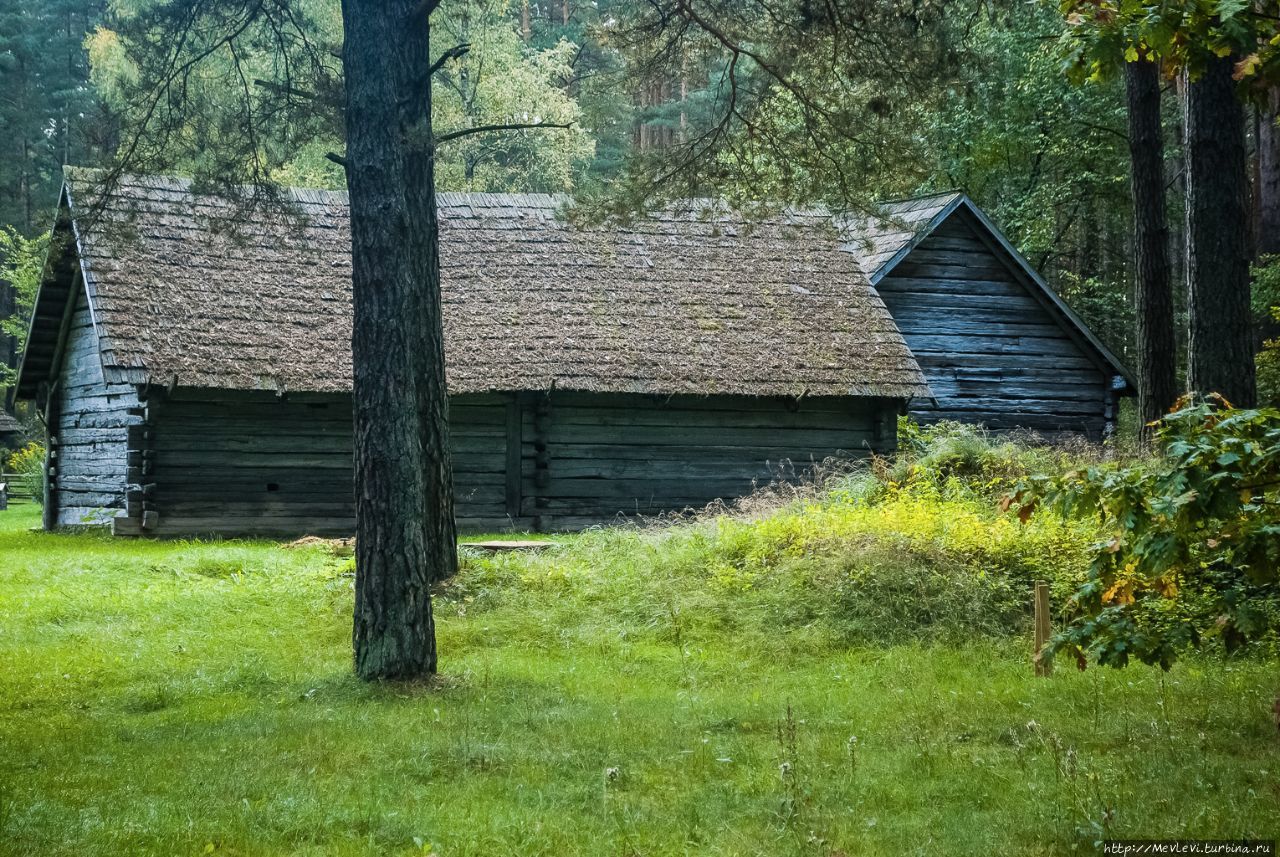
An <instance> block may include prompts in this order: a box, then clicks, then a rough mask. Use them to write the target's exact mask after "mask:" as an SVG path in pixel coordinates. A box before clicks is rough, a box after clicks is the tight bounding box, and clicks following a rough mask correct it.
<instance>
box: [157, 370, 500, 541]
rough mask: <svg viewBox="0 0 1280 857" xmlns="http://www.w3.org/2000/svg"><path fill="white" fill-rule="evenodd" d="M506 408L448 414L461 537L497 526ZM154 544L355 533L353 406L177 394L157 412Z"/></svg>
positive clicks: (339, 399)
mask: <svg viewBox="0 0 1280 857" xmlns="http://www.w3.org/2000/svg"><path fill="white" fill-rule="evenodd" d="M506 403H507V398H506V397H502V396H475V395H473V396H457V397H454V398H453V400H452V401H451V403H450V422H451V435H452V445H453V465H454V483H455V495H454V502H455V510H456V513H457V516H458V522H459V526H461V527H462V528H464V529H476V528H489V527H493V526H503V525H509V522H508V521H507V520H506V517H505V513H506V450H507V446H506V431H507V411H506ZM154 435H155V437H154V440H153V442H152V448H153V450H154V455H155V466H154V482H155V486H156V487H155V502H156V509H157V511H158V513H159V519H158V522H157V524H156V527H155V532H156V534H157V535H190V534H200V533H209V534H218V535H259V536H281V537H283V536H297V535H302V534H304V533H306V534H313V535H334V536H347V535H351V533H352V532H353V531H354V529H355V498H354V490H353V478H352V457H353V448H352V434H351V398H350V396H348V395H344V394H331V395H325V394H290V395H289V396H286V397H277V396H275V395H273V394H271V393H265V392H264V393H253V392H232V391H226V390H177V391H175V392H174V393H173V394H172V395H170V396H168V397H166V398H165V400H164V403H163V405H162V406H161V407H160V408H159V409H158V412H157V417H156V427H155V432H154Z"/></svg>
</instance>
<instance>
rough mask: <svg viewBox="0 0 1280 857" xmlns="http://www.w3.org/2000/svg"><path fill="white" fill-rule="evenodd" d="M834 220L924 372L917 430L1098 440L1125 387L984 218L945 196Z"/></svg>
mask: <svg viewBox="0 0 1280 857" xmlns="http://www.w3.org/2000/svg"><path fill="white" fill-rule="evenodd" d="M880 212H881V213H880V214H879V215H878V216H873V217H866V216H863V217H851V218H845V219H844V222H843V223H842V229H843V231H844V237H845V240H846V243H845V245H844V246H845V248H846V249H847V250H849V251H850V252H851V253H853V255H854V256H856V257H857V258H858V261H859V264H860V265H861V267H862V269H863V272H864V273H865V274H866V275H867V278H868V279H869V280H870V282H871V284H872V285H873V286H874V287H875V288H876V290H877V291H878V292H879V294H880V297H881V298H882V299H883V300H884V302H885V304H886V306H888V308H889V312H890V313H891V314H892V315H893V318H894V320H895V321H896V322H897V324H898V329H899V330H900V331H902V335H903V337H904V338H905V339H906V341H907V345H908V346H909V347H910V348H911V351H912V353H914V354H915V357H916V360H917V361H918V362H919V364H920V368H921V369H922V370H923V371H924V375H925V378H926V379H927V380H928V382H929V387H930V389H931V390H932V391H933V395H932V396H931V397H926V398H919V399H915V400H913V401H912V403H911V416H912V417H914V418H915V419H917V420H918V421H920V422H922V423H930V422H937V421H938V420H943V419H948V420H956V421H959V422H966V423H977V424H982V425H985V426H986V427H987V428H990V429H993V430H997V431H1001V430H1010V429H1024V430H1032V431H1035V432H1037V433H1039V434H1040V435H1042V436H1046V437H1054V436H1061V435H1077V436H1080V435H1083V436H1085V437H1088V438H1090V439H1092V440H1101V439H1102V438H1103V437H1104V435H1106V434H1107V433H1108V432H1109V430H1110V428H1111V427H1112V426H1113V425H1114V422H1115V419H1116V410H1117V404H1118V402H1117V399H1118V398H1119V397H1120V396H1127V395H1133V394H1134V393H1135V392H1136V385H1135V384H1134V383H1133V381H1132V379H1131V377H1130V375H1129V373H1128V372H1127V371H1126V370H1125V368H1124V367H1123V366H1122V365H1121V363H1120V361H1119V360H1118V359H1117V358H1116V356H1115V355H1114V354H1112V353H1111V351H1109V350H1108V349H1107V347H1106V346H1105V345H1104V344H1103V343H1102V342H1101V341H1100V340H1099V339H1098V337H1097V336H1095V335H1094V334H1093V332H1092V331H1090V330H1089V328H1088V327H1087V326H1086V325H1085V323H1084V322H1083V321H1081V319H1080V317H1079V316H1077V315H1076V314H1075V313H1074V312H1072V311H1071V309H1070V308H1069V307H1068V306H1067V305H1066V304H1065V303H1063V301H1062V300H1061V298H1059V297H1058V295H1057V294H1056V293H1055V292H1054V291H1053V289H1052V288H1050V287H1049V285H1048V283H1046V282H1045V280H1044V278H1043V277H1041V276H1040V274H1039V273H1037V271H1036V270H1035V268H1033V267H1032V266H1031V264H1030V263H1029V262H1028V261H1027V260H1026V259H1025V258H1023V256H1022V255H1021V254H1020V253H1019V252H1018V251H1017V250H1016V249H1015V248H1014V247H1013V245H1012V244H1011V243H1010V242H1009V240H1008V239H1007V238H1006V237H1005V236H1004V235H1003V234H1002V233H1001V232H1000V230H999V229H998V228H996V226H995V224H993V223H992V222H991V220H990V218H988V217H987V215H986V214H985V213H984V212H983V211H982V210H981V209H980V208H978V206H977V205H975V204H974V202H973V201H972V200H971V199H969V197H968V196H966V195H965V194H964V193H961V192H959V191H951V192H947V193H941V194H933V195H930V196H923V197H917V198H914V199H907V200H901V201H896V202H888V203H884V204H883V205H882V206H881V207H880Z"/></svg>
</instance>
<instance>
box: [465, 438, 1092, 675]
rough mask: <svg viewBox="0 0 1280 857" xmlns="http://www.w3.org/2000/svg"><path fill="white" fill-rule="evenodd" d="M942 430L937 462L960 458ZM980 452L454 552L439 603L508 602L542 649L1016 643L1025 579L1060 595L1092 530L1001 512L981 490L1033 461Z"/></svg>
mask: <svg viewBox="0 0 1280 857" xmlns="http://www.w3.org/2000/svg"><path fill="white" fill-rule="evenodd" d="M947 431H949V432H950V433H949V434H947V438H948V440H947V441H946V443H947V446H948V449H949V450H965V451H967V450H971V449H973V448H974V447H973V446H971V445H968V444H969V441H967V440H965V441H963V442H954V438H955V437H956V432H955V431H954V430H947ZM983 444H984V445H983V446H982V450H983V451H981V452H979V453H978V454H977V455H976V456H968V457H966V456H967V452H965V454H960V453H957V454H955V455H944V454H940V453H938V452H936V451H935V452H933V453H932V454H929V455H927V456H922V458H924V459H925V461H926V463H925V464H920V463H919V461H918V460H917V463H916V464H914V465H913V466H912V469H911V470H910V472H907V473H904V475H903V477H902V478H903V480H904V481H902V482H898V481H896V480H895V479H893V478H892V477H890V476H888V475H886V474H885V473H883V472H882V471H883V470H884V468H885V463H884V462H880V463H877V464H875V465H873V466H871V467H869V468H865V469H864V470H862V471H859V472H855V473H851V474H846V475H843V476H840V477H836V478H834V479H832V480H830V481H828V482H827V483H826V484H823V485H818V486H812V487H811V488H810V489H809V490H808V492H807V493H804V494H802V495H800V496H792V497H791V498H790V499H787V498H786V497H785V495H783V494H781V493H774V494H768V493H765V494H762V495H759V496H756V497H753V498H750V499H749V500H748V501H747V502H745V503H743V504H742V505H741V506H739V507H738V508H736V509H734V510H730V511H729V512H725V513H721V514H717V515H708V516H705V517H702V518H700V519H697V520H694V521H691V522H684V523H677V524H666V525H662V526H652V527H631V528H612V529H606V530H600V531H596V532H589V533H586V534H583V535H580V536H577V537H574V538H573V539H570V540H566V541H565V542H564V544H563V546H561V547H557V548H552V549H549V550H547V551H544V552H542V553H540V554H536V555H503V556H487V555H479V554H475V555H472V554H465V555H464V558H463V570H462V572H461V573H460V574H459V575H458V577H457V578H456V579H455V580H454V581H451V582H450V583H449V585H448V586H447V587H446V589H445V593H444V597H445V599H446V604H447V605H452V606H453V607H454V608H460V609H464V610H466V611H468V612H475V611H487V610H491V609H496V608H499V607H501V606H502V605H504V604H509V603H511V601H512V599H519V600H520V601H521V603H523V604H525V605H526V606H527V607H528V614H529V616H530V620H531V621H536V622H539V623H542V625H543V626H544V627H545V628H546V631H545V633H546V634H547V635H548V636H549V637H551V636H554V635H556V634H558V633H560V632H559V631H558V630H556V629H557V628H558V627H561V626H566V625H567V626H572V627H574V628H576V629H578V630H577V631H575V633H587V632H589V631H587V630H586V629H591V628H594V629H595V630H594V632H592V633H598V634H600V635H601V636H605V637H614V638H616V637H617V636H618V635H626V636H628V637H636V636H641V637H644V636H651V637H654V638H655V639H658V640H663V641H668V642H670V641H672V640H674V639H677V638H678V639H680V640H683V641H684V642H686V643H687V642H688V641H690V640H696V639H699V638H701V637H704V636H707V635H714V634H722V633H724V632H726V631H728V632H731V633H733V634H734V635H735V636H736V637H737V638H738V639H741V640H743V641H744V644H746V641H754V642H753V643H750V645H753V646H755V647H757V648H759V647H770V646H774V645H785V646H787V647H788V648H789V649H790V650H793V651H796V650H804V649H814V650H821V649H822V648H824V647H831V646H844V645H849V644H855V643H857V644H886V643H892V642H898V641H902V640H906V639H925V640H943V639H959V638H965V637H973V636H975V635H990V636H1001V635H1007V634H1010V633H1018V632H1021V631H1023V630H1025V628H1026V621H1027V618H1028V610H1029V606H1030V592H1031V589H1032V586H1033V583H1034V581H1035V580H1037V579H1048V580H1050V581H1052V582H1053V583H1054V586H1055V588H1056V590H1057V591H1058V592H1059V593H1060V594H1063V595H1065V594H1067V593H1069V592H1071V591H1073V590H1074V588H1075V587H1076V586H1077V585H1078V584H1079V582H1080V581H1081V580H1083V577H1084V574H1085V572H1086V569H1087V560H1086V556H1087V552H1088V547H1089V545H1090V544H1091V543H1092V542H1093V541H1094V540H1095V539H1096V538H1097V535H1098V531H1097V528H1096V526H1095V525H1094V524H1092V523H1091V522H1088V521H1081V520H1068V519H1065V518H1061V517H1055V516H1052V515H1045V516H1041V517H1038V518H1037V519H1035V520H1034V521H1032V522H1030V523H1029V524H1026V525H1024V524H1022V523H1020V522H1019V521H1018V520H1017V519H1016V518H1014V517H1013V516H1009V515H1005V514H1002V513H1001V512H1000V510H999V504H998V500H997V499H996V498H995V497H994V496H993V495H992V490H993V489H992V487H991V485H992V483H993V481H998V482H1000V483H1001V484H1003V482H1004V481H1005V480H1007V479H1011V478H1012V474H1013V473H1015V472H1016V470H1015V469H1014V468H1013V466H1012V465H1010V464H1009V463H1008V462H1010V461H1015V460H1016V461H1024V460H1030V459H1032V458H1034V457H1036V456H1043V455H1046V454H1047V453H1044V452H1040V451H1032V452H1028V451H1027V450H1026V449H1025V448H1024V447H1022V446H1020V445H1019V444H1017V443H1016V442H1014V441H1000V442H999V443H998V444H994V445H992V444H989V443H988V442H987V441H985V439H984V440H983ZM930 446H936V444H934V443H933V442H932V441H931V442H930ZM989 449H994V450H995V452H988V451H987V450H989ZM975 458H977V459H978V460H979V461H980V465H979V466H976V467H975V466H973V461H974V459H975ZM983 462H985V463H983ZM992 462H994V463H992ZM1019 466H1020V467H1021V466H1026V465H1025V464H1024V465H1019ZM961 474H976V475H972V476H969V475H961ZM1006 474H1008V475H1006ZM446 609H449V608H448V607H446ZM557 615H562V616H563V617H564V620H563V621H557V620H556V618H555V617H556V616H557ZM512 632H513V633H525V632H527V629H520V630H518V631H517V630H515V629H513V630H512Z"/></svg>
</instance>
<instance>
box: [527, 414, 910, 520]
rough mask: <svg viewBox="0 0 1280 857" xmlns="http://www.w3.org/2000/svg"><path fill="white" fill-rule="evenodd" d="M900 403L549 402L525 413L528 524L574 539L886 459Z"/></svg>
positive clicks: (890, 448)
mask: <svg viewBox="0 0 1280 857" xmlns="http://www.w3.org/2000/svg"><path fill="white" fill-rule="evenodd" d="M896 408H897V402H895V401H889V400H874V399H855V398H843V397H841V398H812V399H804V400H802V401H800V402H799V403H797V402H795V401H794V400H789V399H783V398H768V399H762V398H750V397H745V396H716V397H694V396H676V397H671V398H667V399H656V398H653V397H649V396H640V395H607V394H589V393H561V392H554V393H551V394H549V395H548V394H542V395H538V396H534V397H531V398H529V399H526V400H525V402H524V404H523V407H522V425H521V429H522V452H521V458H522V461H523V474H522V478H521V485H520V490H521V503H520V511H521V518H522V519H525V520H528V521H529V522H530V524H531V525H532V526H533V528H535V529H542V530H568V529H577V528H580V527H583V526H587V525H590V524H595V523H599V522H601V521H609V520H611V519H616V518H617V517H618V516H619V515H622V516H634V515H657V514H660V513H662V512H668V511H678V510H683V509H697V508H701V507H703V506H705V505H707V504H708V503H710V502H712V501H715V500H718V499H724V500H733V499H735V498H738V497H741V496H744V495H746V494H749V493H751V491H752V490H754V489H755V488H756V487H757V486H763V485H767V484H769V483H770V482H773V481H775V480H778V479H784V480H794V479H797V478H802V477H804V476H805V475H806V474H808V473H809V472H810V471H811V470H812V468H813V466H814V465H815V464H818V463H821V462H823V461H824V460H826V459H828V458H838V459H845V460H849V459H855V458H860V457H864V456H866V455H868V454H869V453H870V452H871V451H872V450H875V451H880V452H887V451H890V450H892V449H893V447H894V443H895V441H896V432H895V430H894V429H895V423H894V420H895V418H896Z"/></svg>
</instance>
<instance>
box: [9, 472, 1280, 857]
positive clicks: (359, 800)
mask: <svg viewBox="0 0 1280 857" xmlns="http://www.w3.org/2000/svg"><path fill="white" fill-rule="evenodd" d="M34 523H35V516H34V513H33V511H32V510H31V509H30V507H28V508H26V509H22V508H16V509H15V510H12V511H10V512H7V513H3V514H0V853H13V854H23V855H26V854H41V855H46V854H47V855H58V854H68V855H71V854H76V855H83V854H164V855H170V854H202V853H216V854H241V855H262V854H267V855H273V854H316V855H320V854H324V855H329V854H377V855H382V854H406V855H407V854H419V855H421V854H425V853H430V852H431V851H434V852H435V853H437V854H439V855H441V857H445V855H494V854H521V855H526V854H528V855H565V854H584V855H586V854H590V855H596V854H643V855H650V854H711V855H717V854H719V855H728V854H771V855H772V854H805V855H809V854H813V855H837V854H886V855H888V854H894V855H897V854H903V853H906V854H974V855H979V854H981V855H986V854H991V853H1000V852H1007V853H1015V854H1045V855H1048V854H1059V853H1064V852H1070V851H1073V850H1074V851H1080V852H1084V853H1088V852H1089V851H1091V850H1092V849H1093V847H1094V843H1095V842H1096V841H1097V840H1098V839H1100V838H1101V837H1102V836H1104V835H1114V836H1133V837H1139V836H1141V837H1149V836H1168V837H1172V836H1222V837H1239V836H1245V835H1250V836H1274V835H1275V834H1276V823H1275V818H1277V817H1278V813H1277V810H1280V790H1278V787H1277V782H1280V779H1278V777H1277V774H1280V742H1278V741H1277V739H1276V734H1275V727H1274V725H1273V724H1272V722H1271V719H1270V713H1269V712H1270V704H1271V700H1272V699H1273V698H1274V694H1275V691H1276V686H1275V675H1276V665H1275V663H1274V662H1271V661H1267V660H1264V659H1262V658H1261V657H1251V658H1236V659H1232V660H1230V661H1220V660H1212V659H1205V658H1193V659H1191V660H1189V661H1187V662H1185V663H1182V664H1179V665H1178V666H1177V667H1176V668H1175V669H1174V670H1173V671H1172V672H1170V673H1168V674H1167V675H1165V674H1161V673H1160V672H1159V671H1154V670H1150V669H1146V668H1131V669H1129V670H1126V671H1124V672H1113V671H1099V670H1090V671H1088V672H1086V673H1078V672H1076V671H1075V670H1074V669H1065V668H1063V669H1059V671H1058V673H1057V674H1056V675H1055V676H1054V677H1052V678H1051V679H1047V680H1046V679H1036V678H1034V677H1033V676H1032V674H1031V668H1030V662H1029V654H1030V652H1029V639H1028V634H1027V626H1026V617H1027V600H1028V599H1027V596H1028V594H1029V588H1028V587H1029V582H1030V580H1031V579H1033V577H1038V576H1047V577H1050V578H1051V579H1055V580H1057V579H1066V578H1069V577H1070V576H1072V575H1075V574H1078V573H1079V571H1080V564H1081V562H1082V559H1081V556H1082V553H1081V546H1082V545H1083V544H1085V543H1086V542H1087V540H1088V539H1089V538H1090V537H1091V534H1090V533H1089V532H1088V531H1087V529H1081V527H1080V525H1078V524H1068V523H1065V522H1061V521H1058V522H1054V521H1052V520H1050V519H1049V518H1047V517H1046V518H1045V519H1043V520H1040V521H1036V522H1034V523H1033V525H1032V526H1030V527H1023V526H1020V525H1016V524H1015V523H1013V522H1010V521H1007V520H1005V519H1004V518H1003V517H1002V516H1000V515H999V513H998V511H997V510H996V508H995V504H994V503H993V502H990V501H989V499H988V498H986V497H984V496H979V495H978V494H975V493H973V492H968V493H966V491H964V490H962V488H961V487H960V486H956V485H952V486H950V487H948V484H947V481H946V480H942V481H941V482H939V483H937V484H934V485H933V486H932V487H929V486H925V485H921V484H913V485H909V486H900V487H899V488H896V489H888V490H882V489H877V494H876V496H874V497H868V496H866V494H865V493H863V492H859V491H854V490H840V489H837V490H835V491H834V492H829V493H827V494H825V495H819V494H814V495H813V496H807V497H804V498H797V499H794V500H791V501H787V502H783V503H779V504H774V505H773V506H771V507H769V508H768V509H760V510H758V511H757V512H756V513H753V514H744V515H742V516H740V517H737V518H730V517H721V518H707V519H703V520H699V521H695V522H692V523H689V524H685V525H682V526H677V527H652V528H645V527H641V528H621V529H610V530H600V531H596V532H589V533H585V534H582V535H579V536H571V537H566V536H560V537H557V539H556V541H557V542H558V543H559V544H558V545H557V546H556V547H554V548H549V549H547V550H544V551H540V552H535V553H520V554H496V555H489V554H481V553H478V552H473V551H470V550H467V551H464V562H463V568H462V571H461V573H460V575H459V576H458V578H457V579H456V580H454V581H451V582H449V583H448V584H446V585H445V586H444V587H442V589H441V591H440V593H439V595H438V597H437V599H436V608H437V621H438V630H439V637H440V647H441V652H442V663H441V666H442V676H441V679H440V681H438V682H436V683H434V684H432V685H422V686H420V685H409V686H405V685H393V684H389V685H366V684H362V683H360V682H358V681H357V680H355V679H354V678H353V677H352V675H351V670H350V612H351V576H350V575H351V563H350V559H349V558H347V557H343V556H335V555H334V552H332V551H330V550H328V549H326V548H325V547H324V546H323V545H314V546H303V547H293V548H286V547H282V546H279V545H275V544H272V543H266V542H222V543H197V542H151V541H141V540H138V541H119V540H110V539H108V538H105V537H101V536H96V535H92V534H80V535H51V534H43V533H32V532H29V531H28V528H29V527H31V526H32V525H33V524H34ZM1064 666H1065V665H1064Z"/></svg>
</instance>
